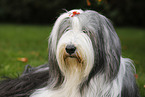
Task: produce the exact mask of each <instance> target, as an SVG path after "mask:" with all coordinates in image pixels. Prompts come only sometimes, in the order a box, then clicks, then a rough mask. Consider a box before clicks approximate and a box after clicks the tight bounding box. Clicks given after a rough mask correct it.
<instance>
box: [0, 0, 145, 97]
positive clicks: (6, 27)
mask: <svg viewBox="0 0 145 97" xmlns="http://www.w3.org/2000/svg"><path fill="white" fill-rule="evenodd" d="M71 9H83V10H87V9H91V10H95V11H98V12H99V13H101V14H103V15H105V16H106V17H108V18H109V19H110V20H111V21H112V23H113V25H114V27H115V29H116V32H117V34H118V36H119V38H120V40H121V45H122V56H123V57H128V58H130V59H132V60H133V62H134V65H135V67H136V74H135V78H136V81H137V84H138V86H139V90H140V94H141V97H145V0H0V76H9V77H17V76H18V75H21V73H22V71H24V67H25V65H27V64H29V65H31V66H32V67H35V66H39V65H41V64H45V63H47V62H48V61H47V60H48V50H47V44H48V37H49V34H50V32H51V29H52V27H53V24H54V22H55V20H56V19H57V17H58V16H59V15H60V14H61V13H63V12H65V11H66V10H68V11H69V10H71Z"/></svg>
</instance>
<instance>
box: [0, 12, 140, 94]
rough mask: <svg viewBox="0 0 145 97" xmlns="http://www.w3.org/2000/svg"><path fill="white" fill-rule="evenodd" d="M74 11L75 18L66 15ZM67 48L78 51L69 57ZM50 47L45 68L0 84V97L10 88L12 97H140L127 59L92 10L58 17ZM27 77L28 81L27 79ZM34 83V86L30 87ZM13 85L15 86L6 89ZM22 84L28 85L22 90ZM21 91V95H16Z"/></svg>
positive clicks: (111, 30) (101, 18) (107, 23)
mask: <svg viewBox="0 0 145 97" xmlns="http://www.w3.org/2000/svg"><path fill="white" fill-rule="evenodd" d="M74 11H76V12H78V13H79V14H76V15H74V16H72V15H70V14H73V12H74ZM67 45H73V46H75V47H76V51H75V52H74V53H73V55H69V54H68V53H67V51H66V49H65V48H66V47H67ZM48 47H49V60H48V62H49V67H47V68H46V67H44V68H45V69H44V68H43V69H42V68H40V69H39V68H38V69H37V70H35V71H37V72H34V71H33V72H29V73H27V74H24V76H22V77H20V78H18V79H14V80H10V81H3V82H2V84H0V89H1V90H0V94H2V93H3V92H4V91H7V90H8V88H10V87H13V86H14V89H12V90H10V92H11V93H13V94H11V95H12V96H13V95H23V96H28V95H30V97H139V93H138V89H137V85H136V82H135V78H134V74H133V72H134V71H135V69H134V66H133V64H132V62H131V60H130V59H127V58H122V56H121V45H120V40H119V38H118V36H117V34H116V32H115V29H114V28H113V26H112V24H111V23H110V21H109V20H108V19H107V18H106V17H104V16H103V15H101V14H99V13H97V12H95V11H91V10H87V11H82V10H71V11H69V12H66V13H64V14H62V15H61V16H60V17H59V18H58V19H57V20H56V22H55V24H54V27H53V29H52V32H51V35H50V38H49V42H48ZM48 68H49V69H48ZM31 76H32V80H28V81H26V80H25V78H26V77H28V78H30V79H31ZM33 76H34V77H33ZM42 78H43V79H42ZM33 79H34V80H35V81H34V80H33ZM46 80H47V81H46ZM13 81H14V82H13ZM31 81H32V82H31ZM33 81H34V82H36V86H35V87H34V85H32V86H31V84H34V82H33ZM11 82H12V83H15V84H14V85H9V84H8V83H11ZM23 82H24V84H22V85H19V83H23ZM46 83H47V84H46ZM17 86H18V87H17ZM22 86H25V87H27V86H28V89H26V92H25V91H23V89H24V90H25V88H22ZM1 87H2V88H3V90H2V88H1ZM19 87H21V88H20V91H22V92H17V93H15V89H16V90H17V89H18V88H19ZM34 89H35V90H34ZM1 91H2V92H1ZM8 94H10V93H8ZM5 95H6V93H5ZM23 96H22V97H23ZM15 97H17V96H15ZM18 97H19V96H18Z"/></svg>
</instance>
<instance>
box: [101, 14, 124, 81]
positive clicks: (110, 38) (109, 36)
mask: <svg viewBox="0 0 145 97" xmlns="http://www.w3.org/2000/svg"><path fill="white" fill-rule="evenodd" d="M101 18H103V19H101V20H102V33H103V36H104V39H103V40H104V50H105V52H104V54H105V56H104V57H105V62H104V65H105V73H106V74H105V75H106V76H107V77H109V78H110V79H112V78H114V77H116V75H117V74H118V71H119V67H120V58H121V45H120V40H119V38H118V36H117V33H116V31H115V29H114V27H113V25H112V24H111V22H110V21H109V20H108V19H107V18H106V17H104V16H101Z"/></svg>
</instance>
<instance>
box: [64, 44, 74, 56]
mask: <svg viewBox="0 0 145 97" xmlns="http://www.w3.org/2000/svg"><path fill="white" fill-rule="evenodd" d="M65 50H66V52H67V53H68V54H69V55H71V54H73V53H74V52H75V50H76V47H75V46H74V45H67V46H66V48H65Z"/></svg>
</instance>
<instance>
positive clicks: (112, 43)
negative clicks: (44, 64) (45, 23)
mask: <svg viewBox="0 0 145 97" xmlns="http://www.w3.org/2000/svg"><path fill="white" fill-rule="evenodd" d="M120 56H121V46H120V42H119V38H118V36H117V34H116V32H115V30H114V28H113V26H112V24H111V23H110V21H109V20H108V19H107V18H106V17H104V16H102V15H100V14H99V13H97V12H95V11H89V10H88V11H82V10H71V11H69V12H66V13H64V14H62V15H61V16H60V17H59V18H58V19H57V20H56V22H55V25H54V27H53V30H52V32H51V35H50V39H49V63H50V69H52V72H53V73H54V75H57V73H58V74H59V73H60V74H59V76H60V75H61V74H62V76H67V75H68V76H69V75H70V74H72V73H78V74H80V75H81V77H83V78H92V77H93V76H94V75H96V74H97V73H101V74H104V75H105V76H106V78H108V79H112V78H114V77H115V76H116V75H117V73H118V70H119V65H120ZM50 71H51V70H50Z"/></svg>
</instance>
